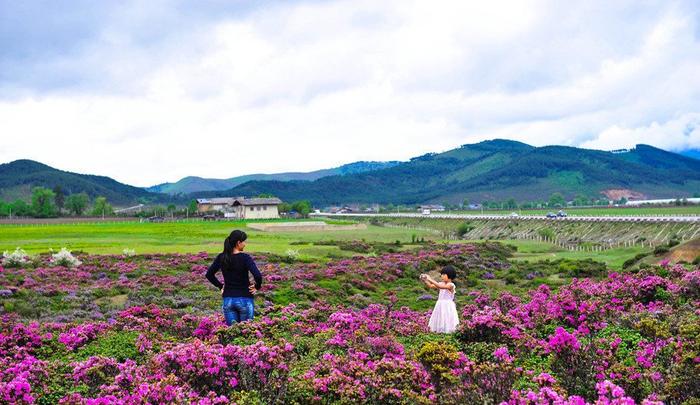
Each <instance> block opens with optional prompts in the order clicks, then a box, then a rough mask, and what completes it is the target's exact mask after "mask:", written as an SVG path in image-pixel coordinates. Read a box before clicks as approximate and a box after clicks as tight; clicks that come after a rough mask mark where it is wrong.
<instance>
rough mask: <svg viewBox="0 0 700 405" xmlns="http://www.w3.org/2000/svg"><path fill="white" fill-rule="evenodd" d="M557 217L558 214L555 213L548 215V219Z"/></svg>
mask: <svg viewBox="0 0 700 405" xmlns="http://www.w3.org/2000/svg"><path fill="white" fill-rule="evenodd" d="M556 217H557V214H555V213H553V212H548V213H547V218H556Z"/></svg>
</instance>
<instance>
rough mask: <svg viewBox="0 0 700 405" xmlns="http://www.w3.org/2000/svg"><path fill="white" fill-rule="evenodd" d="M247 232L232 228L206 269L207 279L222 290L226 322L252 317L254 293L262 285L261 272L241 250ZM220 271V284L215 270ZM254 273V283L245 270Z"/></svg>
mask: <svg viewBox="0 0 700 405" xmlns="http://www.w3.org/2000/svg"><path fill="white" fill-rule="evenodd" d="M246 239H248V235H246V233H245V232H243V231H239V230H237V229H236V230H235V231H233V232H231V234H230V235H229V236H228V238H226V240H225V241H224V251H223V252H222V253H220V254H219V255H218V256H216V259H214V262H213V263H212V264H211V266H209V270H207V279H208V280H209V282H211V283H212V284H214V285H215V286H216V288H218V289H220V290H221V296H222V297H223V299H224V303H223V306H222V309H223V311H224V318H225V319H226V324H227V325H229V326H231V324H233V323H235V322H242V321H246V320H248V319H253V316H254V312H255V307H254V301H253V294H255V292H256V291H257V290H259V289H260V286H261V285H262V275H261V274H260V271H259V270H258V267H257V266H256V265H255V262H254V261H253V258H252V257H250V256H249V255H248V254H246V253H243V249H245V244H246V242H245V241H246ZM219 270H221V273H222V274H223V276H224V282H223V283H221V281H219V279H218V278H217V277H216V273H217V272H218V271H219ZM249 272H250V273H252V274H253V278H254V279H255V285H251V284H250V283H249V281H248V273H249Z"/></svg>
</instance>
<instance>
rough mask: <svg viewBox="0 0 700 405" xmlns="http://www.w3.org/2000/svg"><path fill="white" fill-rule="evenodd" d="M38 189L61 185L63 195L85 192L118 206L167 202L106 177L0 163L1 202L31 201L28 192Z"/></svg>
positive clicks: (30, 164) (25, 163)
mask: <svg viewBox="0 0 700 405" xmlns="http://www.w3.org/2000/svg"><path fill="white" fill-rule="evenodd" d="M37 186H41V187H47V188H51V189H53V188H54V187H55V186H61V188H62V189H63V190H64V192H65V193H66V195H68V194H73V193H80V192H85V193H87V194H88V195H89V196H90V198H91V199H92V198H95V197H97V196H104V197H107V200H108V201H109V202H110V203H112V204H114V205H117V206H124V205H130V204H134V203H136V202H137V201H144V200H147V201H157V202H163V201H166V200H167V199H168V197H167V196H165V195H162V194H154V193H150V192H148V191H146V190H143V189H141V188H139V187H133V186H129V185H126V184H122V183H119V182H118V181H116V180H114V179H111V178H109V177H105V176H94V175H89V174H78V173H71V172H65V171H62V170H58V169H54V168H53V167H50V166H47V165H45V164H42V163H39V162H35V161H33V160H16V161H14V162H10V163H5V164H0V199H2V200H6V201H11V200H15V199H24V200H28V199H30V198H31V189H32V188H33V187H37Z"/></svg>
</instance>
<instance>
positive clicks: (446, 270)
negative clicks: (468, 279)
mask: <svg viewBox="0 0 700 405" xmlns="http://www.w3.org/2000/svg"><path fill="white" fill-rule="evenodd" d="M440 274H445V275H447V277H449V278H450V280H454V279H455V278H457V269H455V268H454V267H453V266H451V265H449V264H448V265H447V266H445V267H443V268H442V270H440Z"/></svg>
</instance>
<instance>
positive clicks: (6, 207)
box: [0, 200, 12, 217]
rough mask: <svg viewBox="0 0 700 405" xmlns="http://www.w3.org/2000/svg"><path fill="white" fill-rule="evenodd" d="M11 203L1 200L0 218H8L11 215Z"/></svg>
mask: <svg viewBox="0 0 700 405" xmlns="http://www.w3.org/2000/svg"><path fill="white" fill-rule="evenodd" d="M11 206H12V205H10V203H6V202H5V201H2V200H0V217H6V216H9V215H10V207H11Z"/></svg>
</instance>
